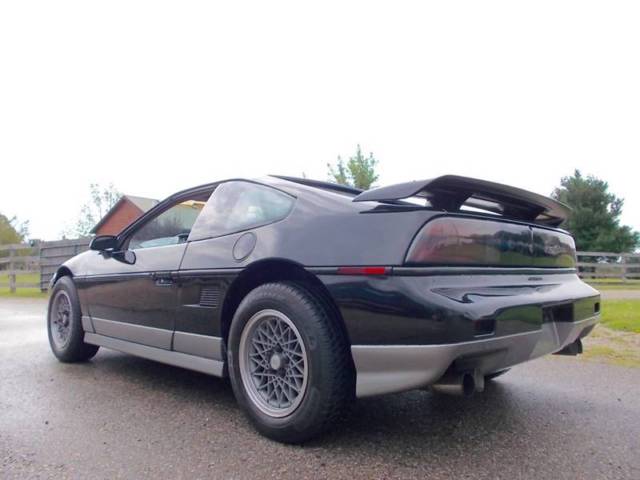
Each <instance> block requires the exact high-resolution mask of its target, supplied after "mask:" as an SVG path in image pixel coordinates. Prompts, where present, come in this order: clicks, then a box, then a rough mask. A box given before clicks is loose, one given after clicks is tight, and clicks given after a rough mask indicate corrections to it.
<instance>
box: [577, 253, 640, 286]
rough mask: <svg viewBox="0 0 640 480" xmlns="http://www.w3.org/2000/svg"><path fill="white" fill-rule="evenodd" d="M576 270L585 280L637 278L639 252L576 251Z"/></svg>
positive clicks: (639, 262) (638, 277)
mask: <svg viewBox="0 0 640 480" xmlns="http://www.w3.org/2000/svg"><path fill="white" fill-rule="evenodd" d="M578 271H579V275H580V278H584V279H587V280H598V279H617V280H620V281H622V282H627V281H628V280H638V279H640V253H611V252H578Z"/></svg>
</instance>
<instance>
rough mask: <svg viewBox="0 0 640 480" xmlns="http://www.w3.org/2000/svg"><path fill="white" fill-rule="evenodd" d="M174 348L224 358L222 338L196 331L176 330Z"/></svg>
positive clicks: (183, 351)
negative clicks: (200, 333)
mask: <svg viewBox="0 0 640 480" xmlns="http://www.w3.org/2000/svg"><path fill="white" fill-rule="evenodd" d="M173 350H175V351H176V352H181V353H187V354H189V355H196V356H198V357H204V358H212V359H214V360H222V359H223V355H222V338H220V337H212V336H209V335H198V334H196V333H187V332H175V333H174V334H173Z"/></svg>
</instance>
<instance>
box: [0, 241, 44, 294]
mask: <svg viewBox="0 0 640 480" xmlns="http://www.w3.org/2000/svg"><path fill="white" fill-rule="evenodd" d="M39 273H40V253H39V249H38V248H37V247H33V246H31V245H26V244H13V245H0V288H7V287H9V291H10V292H11V293H15V291H16V288H28V287H31V288H34V287H39V286H40V282H38V283H34V282H22V281H21V282H18V281H17V275H28V274H32V275H33V274H39ZM5 278H6V280H5Z"/></svg>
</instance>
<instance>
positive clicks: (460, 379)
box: [431, 372, 476, 397]
mask: <svg viewBox="0 0 640 480" xmlns="http://www.w3.org/2000/svg"><path fill="white" fill-rule="evenodd" d="M431 389H432V390H433V391H434V392H438V393H444V394H446V395H456V396H458V397H470V396H471V395H473V394H474V393H475V391H476V379H475V375H474V374H473V373H471V372H463V373H447V374H445V375H444V376H443V377H442V378H441V379H440V380H438V381H437V382H436V383H434V384H433V385H431Z"/></svg>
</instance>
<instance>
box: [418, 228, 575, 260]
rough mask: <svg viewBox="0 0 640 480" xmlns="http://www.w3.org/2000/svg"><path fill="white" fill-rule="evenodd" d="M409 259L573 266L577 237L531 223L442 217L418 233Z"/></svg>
mask: <svg viewBox="0 0 640 480" xmlns="http://www.w3.org/2000/svg"><path fill="white" fill-rule="evenodd" d="M406 263H409V264H421V265H458V266H463V265H469V266H478V265H481V266H512V267H533V266H536V267H573V266H575V247H574V244H573V239H572V238H571V237H570V236H569V235H566V234H564V233H562V232H556V231H553V230H546V229H542V228H537V227H531V226H528V225H521V224H514V223H506V222H496V221H492V220H481V219H474V218H460V217H438V218H435V219H433V220H431V221H430V222H428V223H427V224H426V225H425V226H424V227H423V228H422V229H421V230H420V231H419V232H418V235H417V236H416V237H415V239H414V241H413V243H412V244H411V247H410V248H409V252H408V253H407V257H406Z"/></svg>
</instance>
